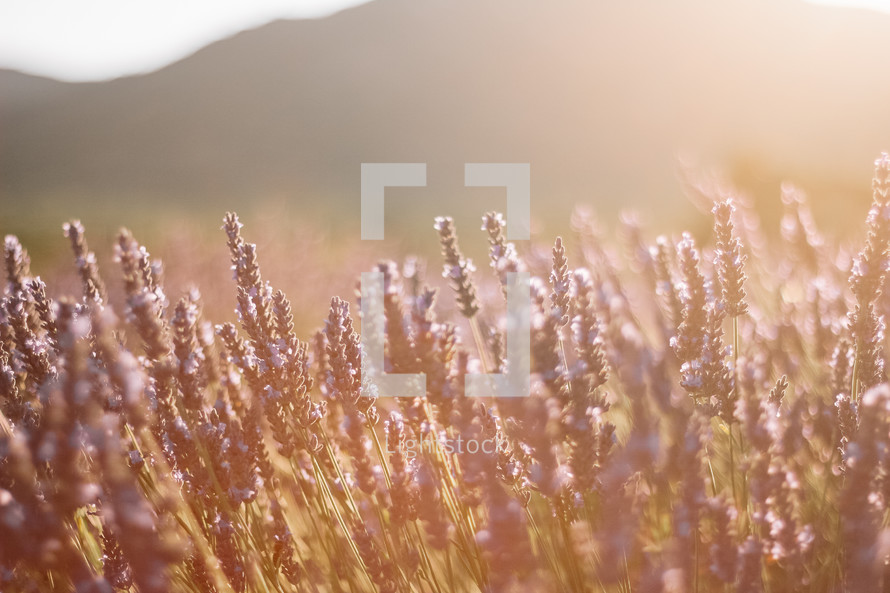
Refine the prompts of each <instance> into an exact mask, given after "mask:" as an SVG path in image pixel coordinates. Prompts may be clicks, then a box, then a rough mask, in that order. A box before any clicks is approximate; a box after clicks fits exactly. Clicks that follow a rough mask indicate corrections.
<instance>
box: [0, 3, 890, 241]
mask: <svg viewBox="0 0 890 593" xmlns="http://www.w3.org/2000/svg"><path fill="white" fill-rule="evenodd" d="M888 47H890V16H886V15H882V14H878V13H872V12H867V11H861V10H852V9H846V8H837V7H828V6H819V5H811V4H806V3H803V2H802V1H798V0H720V1H714V0H674V1H672V2H662V1H660V0H629V1H627V2H548V3H544V2H536V1H533V0H482V1H479V0H457V1H455V0H429V1H425V2H417V1H416V0H376V1H374V2H371V3H369V4H366V5H363V6H359V7H357V8H354V9H350V10H347V11H344V12H341V13H338V14H335V15H333V16H331V17H328V18H325V19H320V20H306V21H281V22H276V23H273V24H270V25H268V26H265V27H262V28H260V29H256V30H251V31H247V32H244V33H241V34H239V35H237V36H235V37H233V38H230V39H227V40H224V41H221V42H218V43H215V44H213V45H211V46H208V47H207V48H205V49H203V50H201V51H200V52H198V53H196V54H195V55H193V56H191V57H189V58H187V59H185V60H182V61H180V62H178V63H175V64H173V65H171V66H169V67H166V68H164V69H162V70H160V71H157V72H155V73H152V74H148V75H143V76H137V77H130V78H124V79H118V80H114V81H110V82H103V83H83V84H69V83H60V82H56V81H51V80H45V79H39V78H34V77H30V76H26V75H23V74H20V73H16V72H9V71H5V72H0V208H2V211H3V213H4V215H3V216H2V218H0V227H2V228H0V231H3V232H19V233H24V234H27V233H29V232H31V233H37V232H40V231H41V229H43V228H44V225H47V227H46V228H51V229H53V232H56V231H55V229H57V228H58V225H59V223H60V221H61V220H63V219H65V218H67V217H69V216H75V215H76V216H81V217H84V218H85V219H87V222H88V224H89V222H90V221H91V220H92V222H93V225H94V226H98V227H100V229H101V228H103V225H104V224H105V222H104V221H105V220H106V219H109V220H111V222H109V224H112V223H113V224H114V225H115V226H116V225H117V224H121V223H122V222H125V223H127V224H130V225H134V224H135V225H136V226H139V225H140V224H143V225H145V224H149V223H151V222H158V221H163V220H164V218H165V217H167V218H170V217H184V216H190V215H191V214H193V213H195V212H205V211H206V210H207V209H208V208H210V209H212V211H213V216H212V217H211V222H212V224H211V226H212V227H215V226H217V225H218V219H219V214H220V213H221V212H222V211H223V210H224V209H227V208H238V209H240V210H242V211H244V210H250V209H254V208H257V207H258V206H261V205H262V204H265V203H267V202H268V201H269V200H272V201H274V202H275V203H276V204H286V211H287V212H288V213H289V214H288V215H289V216H295V217H299V218H300V219H302V220H304V221H305V220H315V219H319V220H322V219H323V220H325V221H327V223H326V224H328V225H329V228H330V229H340V232H344V233H346V232H348V233H355V234H356V235H357V233H358V220H359V168H360V163H362V162H427V163H428V187H427V188H426V189H411V190H408V189H398V190H396V189H394V190H389V191H388V193H387V196H388V198H387V205H388V207H387V229H388V231H389V229H394V231H393V232H396V231H399V232H405V233H408V234H410V232H411V231H413V230H415V229H416V228H417V227H418V221H421V224H420V227H421V230H422V231H423V233H424V236H429V227H430V220H431V216H432V215H434V214H440V213H452V214H461V215H462V214H463V213H466V216H467V220H472V221H473V222H472V225H473V227H474V228H475V227H477V226H478V222H477V221H478V216H479V215H480V214H481V212H482V211H483V210H486V209H493V208H501V209H502V208H503V207H504V206H503V204H504V200H503V197H502V195H501V193H498V191H497V190H493V189H467V188H464V187H463V163H464V162H529V163H531V166H532V184H533V187H532V202H533V212H534V214H535V216H536V217H537V218H539V219H541V220H542V221H544V222H545V223H546V222H552V221H559V222H560V223H562V224H564V222H565V221H566V220H567V218H568V213H569V211H570V209H571V204H573V203H574V202H577V201H582V202H586V203H591V204H594V205H597V206H598V207H600V208H601V209H603V210H604V211H605V212H606V213H607V214H608V213H614V211H615V210H616V209H617V208H619V207H631V208H637V209H642V210H644V211H645V212H646V213H647V214H648V216H649V217H650V219H654V220H655V221H656V222H657V223H658V224H659V225H670V224H672V222H679V221H684V222H685V223H686V225H687V226H689V222H688V221H689V219H690V216H691V214H692V213H693V212H694V209H693V208H692V206H691V205H689V204H688V202H686V201H685V200H684V199H683V198H682V197H681V196H682V188H681V184H680V183H679V182H678V181H677V176H676V168H677V167H676V163H677V160H676V155H677V154H678V153H684V154H692V155H701V156H704V157H706V160H705V161H704V162H703V165H702V166H703V167H705V168H707V167H710V166H718V167H722V168H723V169H724V170H726V171H727V172H728V173H729V174H730V175H731V177H732V178H733V180H734V181H735V182H736V183H737V184H739V185H740V186H741V187H743V188H745V189H746V190H748V191H750V192H751V193H752V194H753V196H754V197H755V198H756V199H757V200H758V202H762V203H771V202H777V201H778V194H779V189H778V183H779V181H780V180H782V179H789V180H792V181H795V182H796V183H798V184H799V185H800V186H802V187H803V188H804V189H805V190H807V191H808V193H809V194H810V195H811V196H812V197H814V198H815V200H814V201H815V202H816V207H817V208H816V209H817V214H820V215H821V218H822V220H823V222H828V223H829V224H830V225H839V226H841V227H843V226H844V225H845V224H847V220H849V221H850V224H857V225H858V224H859V222H860V221H861V218H862V212H863V211H864V204H866V203H867V202H868V201H869V199H870V197H869V190H868V181H869V178H870V175H871V169H872V166H871V165H872V161H873V160H874V158H875V156H876V155H877V153H878V152H879V151H880V150H882V149H888V148H890V109H888V107H887V105H888V101H890V77H887V76H886V75H885V70H886V50H887V49H888ZM851 202H854V203H855V204H856V205H857V207H856V208H854V209H852V210H854V211H855V216H853V217H852V218H849V219H848V218H847V215H846V213H847V212H848V211H849V210H851V209H850V207H849V204H850V203H851ZM858 206H862V207H858ZM112 219H113V220H112ZM134 219H135V220H134ZM458 222H459V223H460V216H458ZM32 249H33V247H32Z"/></svg>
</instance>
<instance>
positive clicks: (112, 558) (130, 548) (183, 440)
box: [0, 154, 890, 593]
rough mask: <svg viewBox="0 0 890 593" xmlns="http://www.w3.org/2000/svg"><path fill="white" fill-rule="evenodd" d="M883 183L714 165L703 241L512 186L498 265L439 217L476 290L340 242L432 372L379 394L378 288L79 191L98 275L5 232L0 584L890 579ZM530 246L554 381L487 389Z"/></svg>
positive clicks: (400, 588) (448, 253)
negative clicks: (220, 263) (309, 294)
mask: <svg viewBox="0 0 890 593" xmlns="http://www.w3.org/2000/svg"><path fill="white" fill-rule="evenodd" d="M873 197H874V203H873V205H872V206H871V209H870V210H869V211H868V212H867V213H866V212H862V213H861V216H862V218H863V219H864V220H865V223H864V226H863V227H862V232H861V233H860V234H859V235H858V236H848V237H844V238H842V240H835V239H831V238H829V237H828V236H825V235H823V234H822V233H820V231H819V229H817V228H816V226H815V224H814V222H813V219H812V217H811V214H810V210H809V206H808V203H807V200H806V197H805V196H804V195H803V193H802V192H800V191H798V190H796V189H794V188H792V187H790V186H786V187H784V188H783V192H782V203H781V209H782V212H783V214H782V218H781V227H780V229H779V230H778V232H774V231H775V229H766V228H762V226H761V223H760V220H759V218H758V215H757V213H756V211H755V210H754V209H753V208H751V207H750V206H749V205H748V203H747V201H746V199H745V198H744V197H743V196H741V195H740V194H739V195H736V194H734V193H732V192H718V191H714V192H709V191H707V190H702V191H701V192H700V194H699V195H698V202H699V205H701V206H702V207H703V208H704V210H705V211H706V212H710V215H711V216H712V218H713V232H712V234H711V236H708V237H702V238H700V239H699V240H696V239H694V238H693V236H692V235H690V234H686V233H683V234H678V235H676V236H673V237H656V236H653V235H652V234H650V232H649V231H648V230H647V229H646V228H645V227H642V226H641V225H639V224H638V223H637V222H636V221H635V219H634V218H632V217H629V216H626V217H622V218H621V220H620V227H621V228H620V229H619V232H618V239H611V238H607V237H606V235H605V234H604V233H602V232H601V230H600V226H601V224H600V223H598V222H597V221H596V219H595V218H594V217H593V215H592V214H590V213H586V212H585V211H583V210H577V211H576V213H575V214H574V215H573V217H572V219H571V220H570V221H566V222H565V231H566V232H565V233H564V240H563V238H559V237H555V238H554V240H553V241H552V242H547V243H546V244H536V245H534V246H532V247H530V248H528V247H527V246H521V247H522V249H521V250H520V248H519V246H515V245H513V244H512V243H510V242H508V241H507V239H506V238H505V237H506V235H505V223H504V218H503V217H502V216H501V215H499V214H496V213H490V214H487V215H485V217H484V218H483V220H482V231H481V232H482V233H483V234H484V235H485V236H486V237H487V240H488V242H489V245H490V262H488V263H490V266H488V265H482V264H481V263H480V262H477V266H474V265H473V264H472V263H470V262H469V261H468V260H467V259H466V257H465V256H464V255H463V254H462V253H461V251H460V247H459V245H458V242H457V236H456V232H457V231H456V230H455V226H454V224H453V222H452V221H451V219H449V218H440V219H437V220H436V221H435V229H434V228H433V226H434V224H433V223H434V221H429V227H428V228H429V233H430V236H431V237H435V236H436V234H437V235H438V240H439V242H440V244H441V247H442V252H443V260H442V261H444V262H445V265H444V274H441V276H444V279H446V280H447V282H448V284H449V285H450V288H449V287H446V286H442V280H443V278H441V277H440V270H441V269H442V263H441V262H435V261H429V262H425V263H424V262H423V261H422V260H416V259H407V260H405V261H382V262H380V263H379V264H376V265H374V266H364V267H363V265H361V264H358V265H355V266H350V265H345V266H343V268H342V270H340V273H341V275H344V276H347V277H346V278H344V279H343V280H344V281H345V282H347V283H351V282H353V281H357V279H358V275H359V274H360V272H362V271H370V269H369V268H373V269H375V270H378V271H380V272H382V273H383V275H384V277H385V301H384V309H385V316H386V325H385V331H386V350H385V354H386V367H387V370H388V371H389V372H393V373H421V372H422V373H425V375H426V378H427V379H426V381H427V383H426V385H427V387H426V394H425V396H424V397H422V398H408V399H406V398H399V399H394V398H379V399H376V398H374V397H371V396H370V395H369V394H368V393H365V390H364V388H363V386H362V382H361V364H360V358H361V348H360V337H359V336H360V333H359V332H360V331H361V318H360V315H359V314H358V313H357V311H360V308H359V306H358V303H357V301H356V295H355V294H354V293H352V292H347V293H344V294H340V295H326V297H331V300H330V311H329V313H328V316H327V318H326V319H321V318H320V319H317V320H316V321H315V326H316V327H318V328H319V329H318V331H316V332H312V331H305V330H303V324H297V326H295V321H294V319H295V314H298V313H299V312H296V313H295V311H293V310H292V307H291V301H290V300H289V295H286V294H284V293H283V292H281V291H279V290H276V287H275V286H272V285H271V284H270V283H269V282H267V281H266V280H264V277H263V275H262V274H261V271H260V264H261V263H262V262H261V261H260V258H258V257H257V248H256V246H255V245H254V244H253V243H251V240H256V235H254V234H253V233H252V230H251V228H250V227H249V226H246V227H244V228H242V224H241V222H240V221H239V219H238V217H237V216H236V215H235V214H227V215H226V216H225V219H224V221H223V223H224V224H223V228H222V231H221V232H220V233H219V236H218V242H219V245H220V246H221V245H222V244H223V243H224V242H225V243H227V246H228V251H229V254H230V257H231V270H232V275H233V279H232V281H231V282H230V284H229V285H228V286H226V287H222V286H219V285H216V284H214V283H211V285H209V286H200V280H201V277H200V275H197V276H196V277H195V280H196V282H197V283H198V284H199V285H198V286H197V290H196V289H191V287H189V286H185V285H182V286H164V285H163V282H162V277H161V267H160V265H159V263H158V262H157V261H156V260H154V259H153V258H152V257H151V255H150V254H149V251H148V248H151V246H143V245H141V244H140V243H139V242H137V239H136V238H134V237H133V236H132V235H131V234H130V233H129V232H128V231H126V230H124V231H121V233H120V235H119V236H118V238H117V240H116V242H115V243H114V245H113V247H112V246H108V245H101V246H98V247H97V246H96V245H92V246H88V245H87V237H88V234H89V233H88V230H85V229H84V228H83V226H82V225H81V224H80V223H79V222H76V221H72V222H70V223H68V224H66V225H65V226H64V235H65V236H66V237H67V239H68V240H69V242H70V246H71V249H72V251H73V257H72V259H71V260H70V261H71V266H73V268H72V269H73V270H75V271H76V273H77V277H78V278H79V284H80V289H79V291H74V292H71V293H70V294H68V295H67V296H57V297H55V298H50V296H48V295H57V294H58V293H56V292H54V289H53V288H52V286H53V282H54V278H53V277H52V275H50V276H47V275H46V273H44V274H43V278H41V272H42V271H41V270H40V269H35V267H36V266H35V267H32V266H31V265H30V262H29V257H28V254H27V247H28V246H27V245H22V244H21V243H20V242H19V240H18V239H17V238H16V237H14V236H8V237H6V240H5V257H4V259H5V280H4V283H3V295H2V301H0V318H2V319H0V321H2V323H0V412H2V415H0V590H2V591H4V592H7V591H8V592H21V593H29V592H50V591H53V592H54V591H77V592H78V593H86V592H90V593H93V592H96V593H98V592H111V591H133V592H139V593H166V592H183V593H185V592H190V593H198V592H201V593H209V592H216V593H230V592H236V593H242V592H246V591H249V592H252V593H273V592H277V593H284V592H291V591H299V592H306V593H328V592H331V593H341V592H342V593H364V592H371V591H379V592H383V593H390V592H398V593H460V592H466V593H471V592H477V591H479V592H497V593H501V592H510V591H515V592H530V591H542V592H544V591H546V592H549V591H553V592H573V593H574V592H591V593H593V592H610V593H611V592H627V593H629V592H631V591H635V592H636V591H640V592H656V591H664V592H677V593H679V592H696V593H698V592H702V593H704V592H712V591H734V592H761V591H762V592H773V593H778V592H786V591H787V592H792V591H800V592H804V591H806V592H840V591H849V592H866V591H882V590H886V587H890V570H888V569H887V566H888V565H890V529H888V514H887V502H888V500H887V499H888V496H890V457H888V455H890V448H888V447H890V385H888V384H887V383H886V375H885V351H884V342H885V326H884V324H885V321H884V320H885V318H886V316H887V314H888V313H890V293H888V292H885V290H884V284H885V278H886V276H887V274H888V269H890V260H888V258H890V252H888V249H890V157H888V156H887V155H886V154H885V155H883V156H881V157H880V158H879V159H878V160H877V162H876V165H875V175H874V180H873ZM122 222H125V221H122ZM461 231H462V232H464V233H469V232H470V231H473V232H477V233H478V232H479V231H477V230H476V229H461ZM60 232H61V231H60ZM93 249H98V251H101V252H104V251H111V250H112V249H113V258H114V264H113V266H114V267H109V266H105V265H104V264H103V266H102V269H101V270H100V269H99V265H98V264H97V261H99V259H100V258H97V255H96V253H94V251H93ZM267 250H269V251H272V252H274V250H275V246H274V245H272V246H268V247H267ZM166 252H167V253H168V254H170V256H172V257H175V258H177V259H181V260H184V261H187V260H188V258H189V252H188V250H180V251H178V252H177V251H176V250H172V252H171V250H169V249H167V251H166ZM356 261H357V260H356ZM319 265H321V264H319ZM476 267H478V269H476ZM516 271H528V272H530V273H531V275H532V284H531V295H530V297H531V303H532V336H531V362H532V393H531V396H530V397H528V398H518V399H502V400H491V399H474V398H469V397H466V396H465V394H464V379H465V377H466V375H467V374H468V373H471V372H482V371H486V372H495V371H498V370H503V368H504V365H505V362H504V348H505V346H504V336H503V332H504V328H503V327H502V325H503V324H502V323H501V321H500V318H501V316H502V314H503V310H504V294H505V293H504V290H503V287H504V283H505V282H506V280H505V279H506V275H507V273H509V272H516ZM431 287H438V288H431ZM322 289H323V288H322ZM199 290H203V291H204V292H205V293H206V294H207V295H208V298H209V299H211V300H213V301H214V303H216V302H217V301H219V300H224V301H225V302H226V303H227V305H225V307H226V308H227V310H230V311H231V310H232V309H233V308H234V309H235V310H236V311H237V318H236V317H232V319H233V320H235V319H237V322H234V323H233V322H224V323H217V322H216V320H215V319H211V318H210V317H209V315H208V314H207V312H206V308H205V307H204V304H203V303H202V296H201V294H200V292H199ZM298 290H299V288H298ZM305 290H319V288H318V286H315V287H310V286H306V287H305ZM109 295H111V296H109ZM291 296H292V298H293V297H298V296H299V295H291ZM214 309H215V310H216V309H218V307H216V306H214ZM222 321H225V320H224V319H223V320H222Z"/></svg>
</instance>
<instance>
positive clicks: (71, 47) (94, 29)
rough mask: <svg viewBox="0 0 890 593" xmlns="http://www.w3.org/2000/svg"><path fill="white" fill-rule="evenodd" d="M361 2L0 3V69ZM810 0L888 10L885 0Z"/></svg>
mask: <svg viewBox="0 0 890 593" xmlns="http://www.w3.org/2000/svg"><path fill="white" fill-rule="evenodd" d="M362 1H363V0H240V1H232V0H79V1H76V2H74V1H72V0H2V2H0V68H14V69H17V70H23V71H25V72H30V73H34V74H42V75H45V76H52V77H55V78H61V79H64V80H99V79H103V78H113V77H115V76H122V75H126V74H135V73H138V72H145V71H149V70H154V69H156V68H159V67H161V66H163V65H165V64H168V63H170V62H172V61H175V60H177V59H179V58H182V57H185V56H186V55H188V54H190V53H192V52H193V51H195V50H197V49H199V48H201V47H203V46H204V45H207V44H208V43H210V42H212V41H215V40H217V39H220V38H222V37H226V36H228V35H231V34H233V33H236V32H238V31H241V30H243V29H248V28H251V27H256V26H259V25H262V24H263V23H266V22H268V21H271V20H274V19H276V18H300V17H317V16H324V15H327V14H330V13H332V12H335V11H337V10H340V9H342V8H345V7H348V6H354V5H356V4H361V3H362ZM597 1H607V0H597ZM816 1H821V2H825V3H831V4H845V5H856V6H867V7H871V8H877V9H879V10H886V11H888V12H890V0H816Z"/></svg>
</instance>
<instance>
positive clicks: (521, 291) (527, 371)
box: [361, 163, 531, 397]
mask: <svg viewBox="0 0 890 593" xmlns="http://www.w3.org/2000/svg"><path fill="white" fill-rule="evenodd" d="M464 185H465V186H467V187H505V188H506V189H507V239H509V240H511V241H527V240H528V239H529V236H530V229H531V182H530V167H529V164H528V163H466V164H465V165H464ZM387 187H426V163H362V189H361V210H362V212H361V218H362V240H370V241H374V240H382V239H383V236H384V229H383V226H384V225H383V219H384V192H385V189H386V188H387ZM530 285H531V281H530V274H529V273H528V272H508V273H507V286H506V296H507V317H506V320H505V326H504V328H505V330H506V354H507V356H506V364H505V372H503V373H468V374H467V376H466V379H465V381H466V383H465V392H466V394H467V397H528V396H529V394H530V392H531V355H530V352H531V299H530V288H531V286H530ZM383 297H384V278H383V273H382V272H380V271H375V272H365V273H362V282H361V299H362V332H361V348H362V386H363V387H364V391H365V393H368V394H374V395H377V396H379V397H422V396H423V395H425V394H426V375H425V374H423V373H415V374H408V373H387V372H385V370H384V343H385V327H386V317H385V314H384V310H383Z"/></svg>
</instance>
